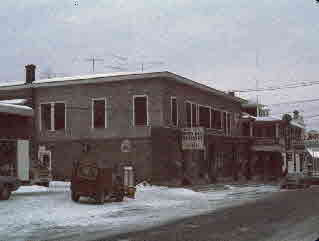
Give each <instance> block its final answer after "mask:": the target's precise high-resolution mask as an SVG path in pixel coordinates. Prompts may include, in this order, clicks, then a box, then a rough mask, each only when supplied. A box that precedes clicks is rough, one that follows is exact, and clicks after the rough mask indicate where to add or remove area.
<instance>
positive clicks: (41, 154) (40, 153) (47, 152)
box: [38, 150, 52, 170]
mask: <svg viewBox="0 0 319 241" xmlns="http://www.w3.org/2000/svg"><path fill="white" fill-rule="evenodd" d="M45 155H48V157H49V170H52V159H51V151H49V150H39V151H38V159H39V161H40V162H41V163H43V158H44V156H45Z"/></svg>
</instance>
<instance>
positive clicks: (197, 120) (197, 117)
mask: <svg viewBox="0 0 319 241" xmlns="http://www.w3.org/2000/svg"><path fill="white" fill-rule="evenodd" d="M185 103H189V104H190V105H191V128H193V105H195V108H196V117H195V118H196V120H195V125H197V126H198V125H199V107H198V106H199V104H197V103H196V102H193V101H189V100H186V101H185ZM186 118H187V117H186Z"/></svg>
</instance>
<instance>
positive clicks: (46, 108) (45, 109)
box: [41, 104, 51, 130]
mask: <svg viewBox="0 0 319 241" xmlns="http://www.w3.org/2000/svg"><path fill="white" fill-rule="evenodd" d="M41 129H42V130H51V104H41Z"/></svg>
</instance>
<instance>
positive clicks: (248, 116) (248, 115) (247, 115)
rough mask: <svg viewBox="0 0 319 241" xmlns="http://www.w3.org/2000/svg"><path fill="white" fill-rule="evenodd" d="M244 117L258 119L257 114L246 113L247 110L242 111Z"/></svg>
mask: <svg viewBox="0 0 319 241" xmlns="http://www.w3.org/2000/svg"><path fill="white" fill-rule="evenodd" d="M242 118H244V119H249V118H253V119H256V117H255V116H253V115H250V114H248V113H246V112H242Z"/></svg>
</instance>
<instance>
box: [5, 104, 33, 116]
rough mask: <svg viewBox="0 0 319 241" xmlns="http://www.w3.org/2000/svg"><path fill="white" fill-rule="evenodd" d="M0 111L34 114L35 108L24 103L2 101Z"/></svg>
mask: <svg viewBox="0 0 319 241" xmlns="http://www.w3.org/2000/svg"><path fill="white" fill-rule="evenodd" d="M0 113H7V114H16V115H21V116H33V109H32V108H31V107H28V106H24V105H14V104H7V103H0Z"/></svg>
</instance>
